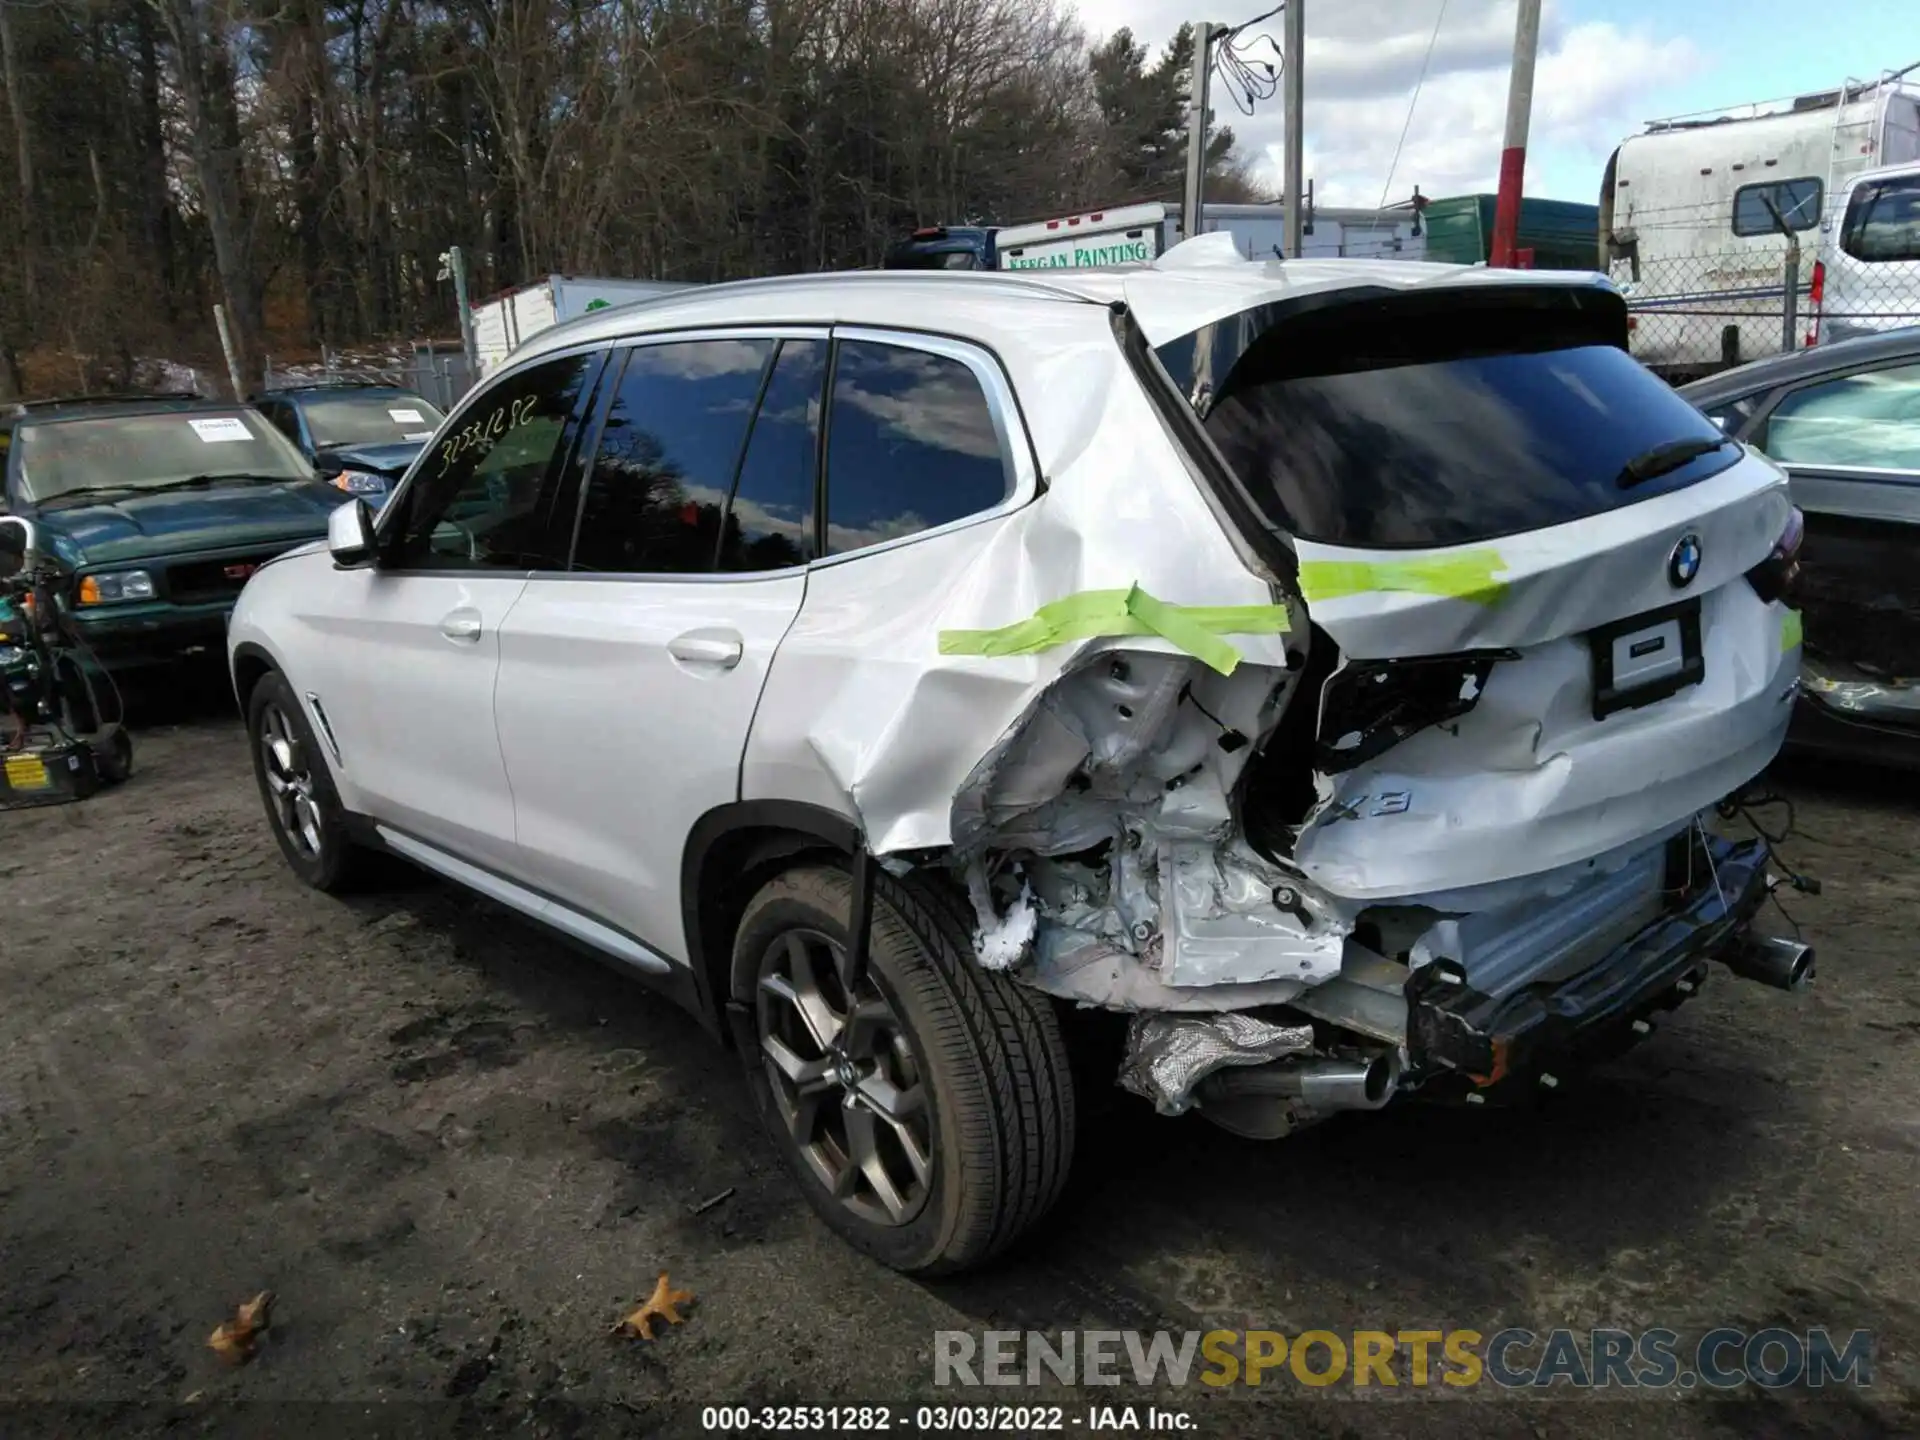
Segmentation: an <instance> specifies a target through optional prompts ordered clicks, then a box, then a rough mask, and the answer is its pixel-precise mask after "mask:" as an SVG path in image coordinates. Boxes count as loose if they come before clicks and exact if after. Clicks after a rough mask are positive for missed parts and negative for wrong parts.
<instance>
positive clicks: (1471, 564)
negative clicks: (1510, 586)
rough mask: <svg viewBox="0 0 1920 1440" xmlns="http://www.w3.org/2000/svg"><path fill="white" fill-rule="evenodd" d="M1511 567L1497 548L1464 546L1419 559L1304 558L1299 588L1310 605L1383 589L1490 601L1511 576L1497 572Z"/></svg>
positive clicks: (1486, 603)
mask: <svg viewBox="0 0 1920 1440" xmlns="http://www.w3.org/2000/svg"><path fill="white" fill-rule="evenodd" d="M1506 568H1507V562H1506V560H1505V559H1504V558H1503V557H1502V556H1501V554H1500V552H1499V551H1498V550H1463V551H1461V552H1460V553H1459V554H1457V555H1435V556H1430V557H1428V558H1426V559H1419V560H1303V561H1301V562H1300V593H1301V594H1302V595H1304V596H1305V597H1306V601H1307V603H1308V604H1309V605H1311V604H1313V603H1314V602H1315V601H1317V600H1340V599H1344V598H1345V597H1347V596H1349V595H1367V594H1372V593H1373V592H1375V591H1380V590H1398V591H1404V592H1407V593H1410V594H1415V595H1445V596H1450V597H1452V598H1454V599H1458V600H1471V601H1472V602H1473V603H1474V604H1476V605H1491V604H1493V603H1494V601H1496V600H1498V599H1499V598H1500V597H1501V596H1502V595H1504V594H1505V593H1506V591H1507V583H1506V581H1504V580H1496V579H1494V578H1493V577H1494V572H1495V571H1500V570H1505V569H1506Z"/></svg>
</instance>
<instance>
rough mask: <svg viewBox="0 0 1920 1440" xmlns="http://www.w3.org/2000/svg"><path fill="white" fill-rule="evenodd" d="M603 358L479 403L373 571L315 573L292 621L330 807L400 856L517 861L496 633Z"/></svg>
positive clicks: (398, 519)
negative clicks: (336, 796)
mask: <svg viewBox="0 0 1920 1440" xmlns="http://www.w3.org/2000/svg"><path fill="white" fill-rule="evenodd" d="M604 358H605V357H604V355H602V354H599V353H594V352H586V353H578V354H573V355H569V356H565V357H562V358H560V359H555V360H548V361H543V362H541V363H539V364H536V365H530V366H523V367H521V368H519V369H516V370H514V371H512V372H510V373H508V374H506V375H503V376H501V377H500V379H498V380H497V381H495V382H494V383H492V384H491V385H489V386H487V387H486V389H485V390H484V391H482V392H481V393H479V394H477V395H476V396H475V397H474V398H473V400H472V401H471V402H470V403H469V404H467V405H466V406H464V407H462V409H461V411H460V413H459V415H458V416H456V417H455V419H454V420H453V421H452V422H451V423H450V424H449V425H448V426H447V428H446V429H445V431H444V432H443V433H442V434H441V436H440V442H439V444H438V445H436V446H435V447H434V448H433V449H432V450H431V451H430V452H429V453H428V454H427V455H425V456H423V457H422V458H421V460H420V462H419V464H418V466H417V467H416V470H415V472H414V474H413V475H412V477H411V479H410V481H409V483H408V485H407V487H406V489H405V491H403V492H402V494H401V496H400V497H399V498H398V500H397V501H396V505H397V508H396V510H395V511H394V513H393V514H392V515H391V516H390V517H388V518H387V521H386V523H385V524H384V525H383V526H382V529H381V536H382V543H381V556H380V559H379V562H378V563H377V564H376V565H374V566H372V567H369V568H367V569H359V570H339V571H334V572H333V573H331V574H330V575H328V576H327V577H326V581H325V583H324V584H322V585H319V586H316V587H315V593H314V594H313V595H312V596H311V602H312V603H311V605H310V606H309V607H308V609H307V613H306V614H305V615H304V616H303V617H302V618H303V619H304V620H305V622H306V623H307V624H308V625H310V626H311V627H312V629H313V631H314V632H315V633H314V635H313V642H314V643H312V644H310V645H308V646H306V647H304V648H305V650H306V651H307V658H306V659H304V660H303V662H302V666H301V669H302V674H301V676H300V677H298V678H299V679H300V680H301V681H302V682H303V688H304V689H306V690H307V691H308V692H309V693H310V697H311V698H310V700H309V703H310V704H312V705H314V706H315V713H316V715H317V716H319V717H323V724H324V727H325V729H326V730H327V731H328V732H329V733H330V735H331V736H332V743H333V744H334V745H336V746H337V751H338V756H339V766H340V771H341V778H342V783H343V789H344V790H345V791H346V792H347V793H346V794H345V795H344V796H343V798H345V799H346V801H347V803H348V804H349V806H350V807H351V808H353V809H354V810H356V811H358V812H360V813H362V814H364V815H367V816H368V817H370V818H371V819H373V820H375V821H376V822H378V823H380V824H381V825H383V826H385V827H388V828H389V829H390V830H392V831H396V832H398V833H399V834H400V835H401V837H402V841H401V842H400V843H402V844H403V845H404V843H405V841H407V840H412V841H424V842H426V843H428V844H430V845H432V846H435V847H437V848H440V849H444V850H447V851H451V852H453V853H454V854H456V855H458V856H461V857H463V858H464V859H466V860H468V861H470V862H472V863H474V864H478V865H481V866H483V867H488V868H511V866H512V863H513V861H514V859H515V857H516V855H517V853H518V852H517V849H516V845H515V839H514V814H513V795H512V792H511V791H510V790H509V788H508V786H507V773H506V768H505V766H504V765H503V764H502V763H501V759H500V742H499V736H498V735H497V734H496V732H495V729H494V721H493V694H494V686H495V682H496V680H497V678H498V674H499V668H500V633H501V623H502V622H503V621H504V620H505V619H506V617H507V614H508V612H509V611H510V610H511V609H512V608H513V605H514V602H515V601H517V600H518V599H519V598H520V594H521V592H522V591H523V590H524V589H525V588H526V583H527V575H528V573H529V572H530V571H531V570H532V569H533V568H534V567H535V566H536V565H537V564H540V563H542V557H543V556H546V555H548V554H550V553H551V551H550V549H549V544H550V536H552V535H553V534H555V533H557V534H558V535H559V537H560V540H559V543H560V544H562V545H563V546H564V544H565V541H566V539H567V538H568V535H569V533H570V526H569V524H568V523H566V522H568V521H570V519H571V516H572V513H573V507H572V504H571V501H572V499H573V497H574V496H575V495H577V493H578V492H577V489H574V488H571V485H570V481H569V470H568V466H567V463H566V462H567V453H568V450H569V448H570V446H571V445H572V439H573V436H574V435H575V434H576V433H577V432H578V430H579V428H580V426H581V425H582V423H583V422H584V420H585V418H586V415H587V413H588V407H589V402H590V399H591V395H592V391H593V387H594V382H595V380H596V379H597V377H598V372H599V368H600V366H601V365H602V364H603V363H604ZM563 492H564V493H565V494H566V497H567V498H566V499H564V500H563V499H562V498H561V497H562V494H563ZM562 512H564V517H563V514H562ZM562 553H564V550H563V551H562Z"/></svg>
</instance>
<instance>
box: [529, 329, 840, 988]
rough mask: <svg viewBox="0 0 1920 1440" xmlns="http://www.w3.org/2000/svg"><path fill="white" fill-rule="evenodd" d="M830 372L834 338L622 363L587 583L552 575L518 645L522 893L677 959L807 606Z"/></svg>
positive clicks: (765, 339) (776, 338) (731, 343)
mask: <svg viewBox="0 0 1920 1440" xmlns="http://www.w3.org/2000/svg"><path fill="white" fill-rule="evenodd" d="M826 362H827V337H826V332H825V331H824V330H819V331H813V332H808V331H804V330H791V329H789V330H780V331H769V330H754V331H728V332H726V333H724V334H709V335H703V336H688V335H686V334H685V333H684V332H683V333H681V334H676V335H674V336H671V337H666V338H665V339H663V340H661V341H659V342H652V341H649V342H643V343H638V344H636V345H635V346H634V347H633V348H632V349H630V350H628V351H627V352H626V353H625V355H624V356H616V357H615V358H614V360H613V361H612V362H611V366H612V367H615V368H618V367H622V366H623V367H624V368H621V369H619V373H618V374H617V375H616V374H614V373H613V371H612V369H610V372H609V377H608V384H607V390H608V393H609V394H610V395H611V402H610V404H608V405H606V406H604V407H603V409H604V419H603V421H602V425H601V429H600V430H599V433H598V436H597V441H596V443H595V444H594V447H593V461H592V465H591V468H590V470H589V471H588V473H587V475H586V478H585V481H584V492H583V496H582V503H581V506H580V514H579V521H578V526H577V530H576V535H575V541H574V545H573V548H572V554H571V560H570V565H569V567H568V568H567V569H566V570H565V571H564V572H555V571H543V572H542V573H539V574H536V575H535V576H534V577H533V578H532V579H531V580H530V581H529V582H528V585H527V588H526V591H525V592H524V594H523V595H522V596H521V598H520V601H519V603H518V604H516V605H515V606H514V609H513V612H512V614H511V615H509V616H508V618H507V622H506V625H505V627H504V629H503V630H502V633H501V642H500V643H501V662H500V684H499V689H498V691H497V694H496V698H495V713H496V715H497V717H498V724H499V733H500V747H501V751H502V753H503V755H504V756H505V760H506V769H507V776H508V779H509V780H510V781H511V784H512V787H513V794H514V799H515V811H516V825H517V829H518V834H519V841H520V849H521V857H520V861H519V865H520V868H521V870H522V871H523V872H524V873H525V875H526V876H527V883H528V884H529V885H532V886H534V887H536V888H537V889H539V890H540V891H542V892H543V893H544V894H546V895H547V896H550V897H552V899H553V900H555V901H557V902H558V903H559V904H561V905H565V906H568V907H571V908H573V909H575V910H577V911H579V912H581V913H583V914H584V915H585V916H587V917H589V918H590V919H591V920H593V921H596V922H598V923H600V924H603V925H606V926H611V927H613V928H614V929H615V930H617V931H619V932H621V933H622V934H623V935H625V936H626V937H628V938H630V939H632V940H635V941H637V942H639V944H640V945H641V947H642V948H643V949H645V950H648V951H651V952H653V953H654V954H656V955H661V956H665V957H668V958H670V959H673V960H684V959H685V957H686V944H685V937H684V933H683V926H682V920H681V911H680V863H681V855H682V850H683V847H684V844H685V841H686V837H687V834H688V832H689V831H690V830H691V829H692V828H693V825H694V823H695V822H696V821H697V820H699V819H700V817H701V816H702V815H704V814H705V813H706V812H707V811H709V810H711V809H713V808H714V807H716V806H719V805H724V804H726V803H728V802H730V801H733V800H736V799H738V798H739V793H740V763H741V756H742V753H743V751H744V750H745V747H746V741H747V732H748V728H749V726H750V725H751V723H752V720H753V715H754V710H755V707H756V706H757V705H758V703H759V700H760V691H761V687H762V685H763V684H764V682H765V680H766V676H767V670H768V666H769V665H770V664H771V662H772V660H773V656H774V652H775V650H776V649H777V648H778V646H779V644H780V641H781V639H782V637H783V636H784V635H785V634H786V632H787V629H788V628H789V627H790V626H791V625H792V623H793V620H794V617H795V615H796V614H798V612H799V609H800V603H801V600H802V598H803V597H804V595H805V593H806V584H807V571H806V565H807V562H808V561H809V560H810V559H812V558H813V554H814V547H815V539H814V529H815V527H814V493H815V477H814V472H815V468H816V463H817V458H816V457H817V450H818V438H817V437H818V429H819V414H820V392H821V387H822V383H823V381H824V378H825V373H826ZM576 928H578V927H577V926H576ZM603 939H604V937H603ZM611 948H615V949H620V948H623V947H620V946H618V945H615V946H613V947H611Z"/></svg>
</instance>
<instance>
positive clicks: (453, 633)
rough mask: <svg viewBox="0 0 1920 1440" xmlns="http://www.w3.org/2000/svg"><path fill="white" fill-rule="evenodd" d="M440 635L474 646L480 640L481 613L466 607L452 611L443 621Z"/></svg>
mask: <svg viewBox="0 0 1920 1440" xmlns="http://www.w3.org/2000/svg"><path fill="white" fill-rule="evenodd" d="M440 633H441V634H442V635H444V636H446V637H447V639H449V640H453V641H456V642H459V643H461V644H472V643H473V642H474V641H475V640H478V639H479V638H480V612H479V611H478V610H470V609H467V608H466V607H464V606H463V607H462V608H460V609H458V610H454V611H451V612H450V613H449V614H448V615H447V616H446V617H445V618H444V619H442V620H441V622H440Z"/></svg>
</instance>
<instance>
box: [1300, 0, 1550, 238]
mask: <svg viewBox="0 0 1920 1440" xmlns="http://www.w3.org/2000/svg"><path fill="white" fill-rule="evenodd" d="M1522 3H1524V0H1522ZM1284 19H1285V21H1286V25H1285V30H1284V33H1283V38H1282V46H1281V52H1280V79H1281V83H1282V85H1283V86H1284V87H1285V89H1286V100H1287V121H1286V124H1287V156H1286V172H1287V173H1286V186H1287V193H1286V201H1287V209H1286V214H1285V216H1284V217H1283V218H1284V220H1285V224H1286V243H1285V247H1284V248H1285V249H1286V252H1287V258H1288V259H1289V260H1298V259H1299V258H1300V251H1301V249H1302V247H1303V246H1304V245H1305V243H1306V233H1307V232H1306V223H1307V205H1306V195H1305V193H1304V190H1305V181H1304V179H1303V177H1302V175H1301V172H1302V171H1303V170H1304V169H1305V168H1306V153H1307V151H1306V140H1307V134H1306V114H1307V84H1306V64H1307V0H1287V9H1286V14H1285V16H1284Z"/></svg>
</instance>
